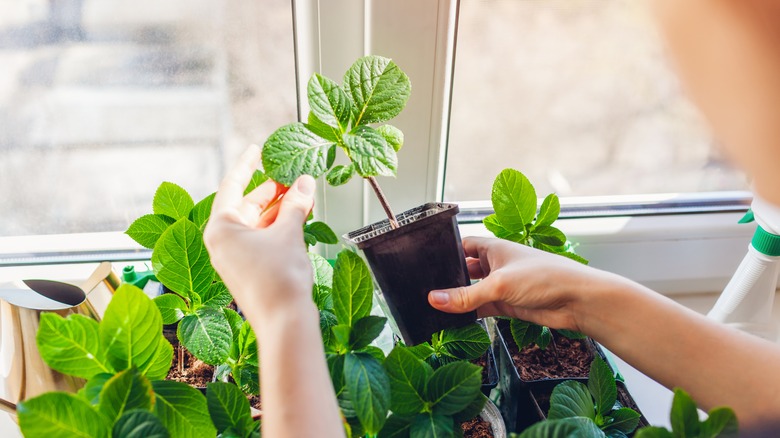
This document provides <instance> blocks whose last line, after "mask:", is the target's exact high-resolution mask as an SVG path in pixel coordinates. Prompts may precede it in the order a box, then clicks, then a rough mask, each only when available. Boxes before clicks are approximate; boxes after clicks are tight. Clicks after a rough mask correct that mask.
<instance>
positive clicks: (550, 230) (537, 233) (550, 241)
mask: <svg viewBox="0 0 780 438" xmlns="http://www.w3.org/2000/svg"><path fill="white" fill-rule="evenodd" d="M531 238H532V239H534V240H535V241H537V242H541V243H543V244H545V245H548V246H562V245H563V244H564V243H566V235H564V234H563V232H562V231H561V230H559V229H557V228H555V227H551V226H541V227H536V228H534V229H533V230H531Z"/></svg>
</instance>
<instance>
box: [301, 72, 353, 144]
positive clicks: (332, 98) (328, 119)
mask: <svg viewBox="0 0 780 438" xmlns="http://www.w3.org/2000/svg"><path fill="white" fill-rule="evenodd" d="M307 94H308V97H309V107H311V112H313V113H314V114H315V115H316V116H317V118H318V119H320V120H321V121H322V122H324V123H326V124H328V125H331V126H338V127H339V128H340V129H341V130H342V131H345V130H346V129H347V127H348V126H349V119H350V117H351V116H352V104H351V103H350V101H349V96H347V93H345V92H344V90H343V89H342V88H341V87H340V86H339V84H337V83H336V82H334V81H332V80H330V79H328V78H326V77H324V76H320V75H319V74H317V73H314V75H312V77H311V79H309V84H308V86H307Z"/></svg>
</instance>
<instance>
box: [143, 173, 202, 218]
mask: <svg viewBox="0 0 780 438" xmlns="http://www.w3.org/2000/svg"><path fill="white" fill-rule="evenodd" d="M194 206H195V203H194V202H193V201H192V197H191V196H190V194H189V193H187V191H186V190H184V189H183V188H181V187H179V186H177V185H176V184H174V183H170V182H164V183H162V184H160V187H158V188H157V191H156V192H155V193H154V200H153V201H152V209H153V210H154V214H162V215H165V216H168V217H170V218H172V219H174V220H179V219H181V218H186V217H187V215H188V214H189V213H190V210H192V207H194Z"/></svg>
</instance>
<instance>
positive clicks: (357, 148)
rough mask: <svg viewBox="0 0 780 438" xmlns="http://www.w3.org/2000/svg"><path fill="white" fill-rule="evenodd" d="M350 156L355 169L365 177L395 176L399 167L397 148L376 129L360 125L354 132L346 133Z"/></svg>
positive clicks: (345, 139) (345, 140)
mask: <svg viewBox="0 0 780 438" xmlns="http://www.w3.org/2000/svg"><path fill="white" fill-rule="evenodd" d="M344 143H345V144H346V145H347V151H348V152H349V157H350V159H351V160H352V164H353V165H354V166H355V171H357V173H358V175H360V176H362V177H363V178H367V177H369V176H377V175H382V176H395V173H396V170H397V169H398V156H397V155H396V152H395V149H393V147H392V146H390V145H389V144H387V142H386V141H385V138H384V137H382V136H381V135H380V134H379V133H378V132H377V131H376V130H375V129H373V128H371V127H369V126H358V127H357V128H356V129H355V130H353V131H352V132H349V133H346V134H344Z"/></svg>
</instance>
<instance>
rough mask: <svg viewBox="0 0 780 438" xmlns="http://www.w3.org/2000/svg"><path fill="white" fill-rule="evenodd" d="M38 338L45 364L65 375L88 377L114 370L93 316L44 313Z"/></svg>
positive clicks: (37, 342) (36, 338) (39, 349)
mask: <svg viewBox="0 0 780 438" xmlns="http://www.w3.org/2000/svg"><path fill="white" fill-rule="evenodd" d="M35 340H36V344H37V345H38V351H40V353H41V357H42V358H43V360H44V361H46V364H48V365H49V366H50V367H51V368H52V369H55V370H57V371H59V372H61V373H63V374H68V375H71V376H76V377H81V378H84V379H89V378H92V376H94V375H96V374H98V373H110V372H113V371H114V369H113V367H111V365H109V363H108V361H107V360H106V354H105V353H106V352H105V349H103V348H101V345H100V338H99V336H98V323H97V321H95V320H94V319H91V318H87V317H86V316H82V315H78V314H73V315H70V316H68V318H66V319H64V318H62V317H61V316H59V315H57V314H56V313H42V314H41V319H40V326H39V327H38V333H37V334H36V336H35Z"/></svg>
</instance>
